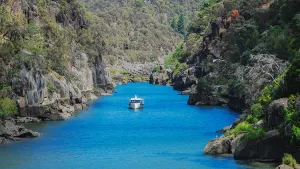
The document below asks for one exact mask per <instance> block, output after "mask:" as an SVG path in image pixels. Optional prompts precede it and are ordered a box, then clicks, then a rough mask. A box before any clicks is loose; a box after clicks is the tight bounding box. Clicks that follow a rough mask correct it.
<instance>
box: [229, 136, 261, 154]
mask: <svg viewBox="0 0 300 169" xmlns="http://www.w3.org/2000/svg"><path fill="white" fill-rule="evenodd" d="M257 149H258V144H257V141H256V140H248V139H245V138H244V137H243V135H241V136H239V137H237V138H235V139H234V141H233V142H232V152H233V157H234V159H236V160H247V159H256V158H258V152H257Z"/></svg>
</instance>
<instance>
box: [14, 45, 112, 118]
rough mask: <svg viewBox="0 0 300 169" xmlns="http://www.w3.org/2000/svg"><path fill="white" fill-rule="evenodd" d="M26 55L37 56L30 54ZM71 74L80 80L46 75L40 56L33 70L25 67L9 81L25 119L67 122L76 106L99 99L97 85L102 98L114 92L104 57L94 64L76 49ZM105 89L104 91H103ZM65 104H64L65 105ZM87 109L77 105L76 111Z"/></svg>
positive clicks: (50, 74)
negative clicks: (95, 91) (95, 92)
mask: <svg viewBox="0 0 300 169" xmlns="http://www.w3.org/2000/svg"><path fill="white" fill-rule="evenodd" d="M23 53H24V55H26V56H30V57H34V56H33V55H32V54H31V53H30V52H26V51H23ZM71 53H72V54H71V62H70V68H69V69H70V73H72V74H73V76H74V77H76V79H75V78H74V79H71V80H70V79H69V80H67V79H66V78H65V77H64V76H61V75H59V74H57V73H56V72H54V71H52V72H50V73H49V74H43V73H44V72H43V71H42V70H44V68H40V66H41V65H45V64H43V63H42V62H43V59H41V58H40V57H39V56H37V58H35V59H36V60H37V61H35V62H36V63H35V64H34V65H33V67H32V68H31V70H27V69H26V68H25V67H23V68H22V69H21V70H20V72H19V73H18V74H17V75H16V76H15V77H14V78H12V79H11V80H10V81H9V82H10V84H11V86H13V89H12V90H13V91H12V93H15V96H14V98H16V100H17V102H18V106H19V108H20V115H21V116H22V117H35V118H39V119H42V120H63V119H67V118H69V117H70V116H71V115H72V114H73V112H74V111H75V108H74V107H73V106H72V105H74V104H83V103H84V102H87V101H88V100H91V99H95V98H96V96H95V95H94V94H93V90H94V86H97V87H98V88H99V91H97V94H98V95H101V94H102V93H111V92H112V90H113V85H112V84H111V82H110V77H109V74H108V72H107V71H106V70H105V65H104V64H103V62H102V60H101V57H100V56H98V57H97V58H96V60H93V61H91V62H93V63H90V61H89V59H88V58H89V57H88V56H87V55H86V54H85V53H83V52H80V51H76V49H72V52H71ZM40 62H41V63H40ZM100 89H101V91H100ZM62 101H63V103H62ZM81 107H83V106H78V105H77V106H76V110H80V109H82V108H81ZM19 122H33V121H31V119H25V118H23V119H19Z"/></svg>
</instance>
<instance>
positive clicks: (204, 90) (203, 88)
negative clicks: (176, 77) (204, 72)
mask: <svg viewBox="0 0 300 169" xmlns="http://www.w3.org/2000/svg"><path fill="white" fill-rule="evenodd" d="M197 91H198V93H200V94H204V95H210V94H211V93H212V92H213V87H212V86H211V85H210V84H209V83H208V82H207V81H206V80H205V79H203V78H200V79H199V80H198V84H197Z"/></svg>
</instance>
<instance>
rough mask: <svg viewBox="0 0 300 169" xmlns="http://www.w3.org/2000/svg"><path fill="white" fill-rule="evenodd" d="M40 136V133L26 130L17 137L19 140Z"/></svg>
mask: <svg viewBox="0 0 300 169" xmlns="http://www.w3.org/2000/svg"><path fill="white" fill-rule="evenodd" d="M38 136H40V133H38V132H34V131H31V130H25V131H22V132H20V133H19V134H17V135H15V137H18V138H35V137H38Z"/></svg>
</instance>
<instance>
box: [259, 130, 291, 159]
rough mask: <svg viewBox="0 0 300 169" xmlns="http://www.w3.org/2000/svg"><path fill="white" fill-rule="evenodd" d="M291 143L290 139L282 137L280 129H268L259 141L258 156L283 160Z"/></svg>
mask: <svg viewBox="0 0 300 169" xmlns="http://www.w3.org/2000/svg"><path fill="white" fill-rule="evenodd" d="M289 144H290V141H289V139H287V138H285V137H281V135H280V133H279V131H278V130H271V131H268V132H267V133H266V134H265V136H264V137H263V138H262V139H261V140H260V141H259V143H258V149H257V153H258V157H259V159H260V160H268V161H281V159H282V157H283V155H284V153H285V152H286V151H287V147H286V146H289Z"/></svg>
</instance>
